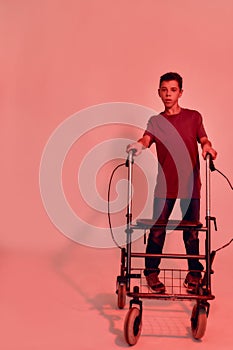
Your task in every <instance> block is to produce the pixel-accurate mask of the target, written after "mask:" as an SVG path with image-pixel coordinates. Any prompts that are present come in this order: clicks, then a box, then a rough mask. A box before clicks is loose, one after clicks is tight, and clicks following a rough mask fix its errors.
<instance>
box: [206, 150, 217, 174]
mask: <svg viewBox="0 0 233 350" xmlns="http://www.w3.org/2000/svg"><path fill="white" fill-rule="evenodd" d="M207 157H208V158H209V168H210V171H215V170H216V169H215V166H214V162H213V157H212V155H211V154H210V153H207V155H206V159H207Z"/></svg>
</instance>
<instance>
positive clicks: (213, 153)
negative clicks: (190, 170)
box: [202, 144, 217, 159]
mask: <svg viewBox="0 0 233 350" xmlns="http://www.w3.org/2000/svg"><path fill="white" fill-rule="evenodd" d="M207 153H209V154H210V155H211V156H212V158H213V159H215V158H216V157H217V152H216V151H215V149H213V148H212V147H211V146H209V145H208V144H206V145H204V146H203V148H202V156H203V158H204V159H205V158H206V156H207Z"/></svg>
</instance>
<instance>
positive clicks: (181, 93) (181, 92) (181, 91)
mask: <svg viewBox="0 0 233 350" xmlns="http://www.w3.org/2000/svg"><path fill="white" fill-rule="evenodd" d="M182 95H183V89H181V90H180V95H179V97H181V96H182Z"/></svg>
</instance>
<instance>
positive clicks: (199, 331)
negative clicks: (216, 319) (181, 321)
mask: <svg viewBox="0 0 233 350" xmlns="http://www.w3.org/2000/svg"><path fill="white" fill-rule="evenodd" d="M206 325H207V313H206V308H205V307H204V306H203V305H197V304H195V305H194V307H193V310H192V317H191V328H192V334H193V337H194V339H201V338H202V337H203V335H204V334H205V330H206Z"/></svg>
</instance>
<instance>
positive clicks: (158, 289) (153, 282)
mask: <svg viewBox="0 0 233 350" xmlns="http://www.w3.org/2000/svg"><path fill="white" fill-rule="evenodd" d="M146 281H147V284H148V287H149V288H150V289H151V290H152V292H153V293H157V294H160V293H164V292H165V285H164V284H163V283H162V282H160V280H159V278H158V274H157V273H156V272H152V273H150V274H149V275H148V276H146Z"/></svg>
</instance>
